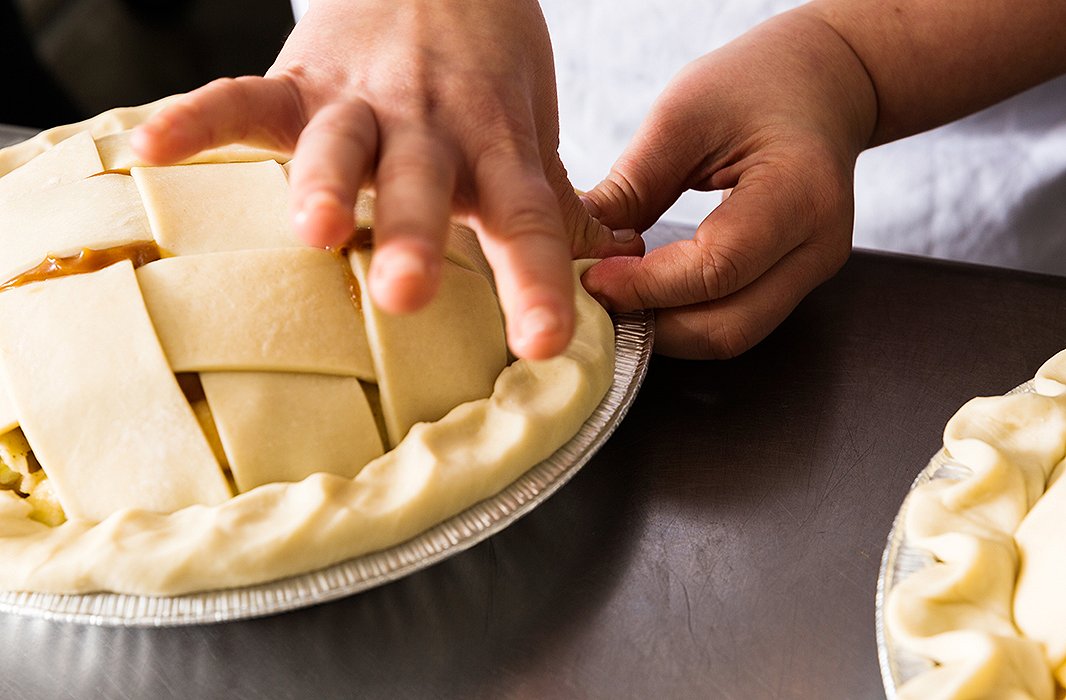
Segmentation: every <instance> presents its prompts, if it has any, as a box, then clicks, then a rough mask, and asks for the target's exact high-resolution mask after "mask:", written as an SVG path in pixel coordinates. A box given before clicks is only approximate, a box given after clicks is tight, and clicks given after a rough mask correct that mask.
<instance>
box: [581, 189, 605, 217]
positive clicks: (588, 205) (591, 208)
mask: <svg viewBox="0 0 1066 700" xmlns="http://www.w3.org/2000/svg"><path fill="white" fill-rule="evenodd" d="M577 198H578V199H580V200H581V203H582V204H584V205H585V211H587V212H588V213H589V215H590V216H593V217H595V218H597V219H598V218H600V208H599V207H598V206H596V202H593V201H592V199H591V198H589V197H588V195H584V194H581V195H578V197H577Z"/></svg>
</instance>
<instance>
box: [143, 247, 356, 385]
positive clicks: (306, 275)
mask: <svg viewBox="0 0 1066 700" xmlns="http://www.w3.org/2000/svg"><path fill="white" fill-rule="evenodd" d="M346 267H347V266H346V264H345V261H344V259H343V258H340V257H339V256H337V255H336V254H334V253H330V252H327V251H324V250H318V249H315V248H280V249H273V250H249V251H240V252H226V253H208V254H200V255H187V256H180V257H176V258H164V259H162V260H157V261H156V262H152V263H148V264H147V265H145V266H143V267H141V268H139V269H138V270H137V279H138V281H139V282H140V285H141V291H142V292H143V294H144V300H145V303H146V304H147V305H148V312H149V314H150V315H151V317H152V322H153V323H154V324H155V328H156V332H158V333H159V338H160V340H161V341H162V343H163V349H164V350H165V351H166V354H167V359H168V360H169V361H170V365H171V367H173V369H174V371H175V372H200V371H225V370H261V371H273V372H316V373H323V374H340V375H346V376H353V377H359V378H361V379H367V380H370V381H373V380H374V365H373V362H372V361H371V359H370V348H369V347H368V346H367V339H366V331H365V330H364V327H363V316H362V313H360V311H359V309H358V308H357V307H356V301H355V300H354V299H353V298H352V290H351V286H350V281H349V278H350V276H351V271H350V270H347V272H346Z"/></svg>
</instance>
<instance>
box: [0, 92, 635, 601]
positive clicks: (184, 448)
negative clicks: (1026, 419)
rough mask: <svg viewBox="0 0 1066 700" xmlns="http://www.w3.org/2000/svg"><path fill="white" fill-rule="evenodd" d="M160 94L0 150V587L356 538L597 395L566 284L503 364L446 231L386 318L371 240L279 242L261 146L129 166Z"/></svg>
mask: <svg viewBox="0 0 1066 700" xmlns="http://www.w3.org/2000/svg"><path fill="white" fill-rule="evenodd" d="M164 104H166V103H165V102H162V103H156V104H153V105H149V106H146V107H144V108H141V109H139V110H138V109H133V110H115V111H112V112H109V113H106V114H104V115H101V116H100V117H99V118H97V119H94V120H90V121H88V122H84V123H82V124H78V125H73V126H70V127H60V128H57V129H55V130H50V131H48V132H44V133H43V134H40V135H39V136H37V137H35V138H34V139H32V140H31V141H29V142H26V143H23V144H19V145H17V146H14V147H11V148H9V149H5V150H3V151H0V175H5V174H6V176H5V177H0V224H4V223H6V224H13V226H12V227H10V228H4V229H0V261H2V262H0V561H3V562H4V566H3V567H0V590H24V591H40V592H50V593H81V592H91V591H118V592H124V593H132V594H142V595H178V594H183V593H189V592H193V591H200V590H205V589H218V588H227V587H235V586H244V585H250V584H254V583H262V582H265V581H269V580H273V579H277V578H281V577H285V576H290V575H294V574H300V573H304V572H307V571H311V570H314V569H318V568H322V567H325V566H328V565H330V564H334V563H337V562H339V561H342V560H344V559H348V558H351V557H355V556H359V555H362V554H366V553H369V552H372V551H375V550H380V549H382V548H386V547H389V546H392V545H396V544H399V543H401V542H403V541H404V540H406V539H408V538H411V537H413V536H415V535H417V534H419V533H421V532H423V531H424V530H426V529H427V528H429V527H431V526H433V525H434V524H436V523H439V522H441V521H442V520H444V519H446V518H448V517H450V516H452V515H455V514H456V513H459V512H460V511H462V510H463V509H465V508H468V507H469V506H471V505H473V504H474V503H476V502H478V501H481V500H484V499H486V498H489V497H491V496H492V495H493V494H495V493H497V492H499V491H500V490H501V489H503V488H504V487H506V486H507V485H508V484H510V483H512V482H513V481H514V480H515V479H517V478H518V477H519V476H520V475H521V474H522V473H523V472H525V471H526V470H527V469H529V468H530V467H531V466H533V465H535V464H536V463H537V462H539V461H541V460H543V459H545V458H546V457H548V456H550V455H551V454H552V453H553V452H554V451H555V450H556V449H558V448H559V447H560V446H561V445H563V444H564V443H565V442H566V441H567V440H569V439H570V437H571V436H573V434H574V433H575V432H576V431H577V430H578V429H579V428H580V427H581V425H582V423H583V422H584V421H585V420H586V418H587V417H588V416H589V414H590V413H591V412H592V411H593V409H594V408H595V407H596V406H597V405H598V404H599V402H600V400H601V399H602V398H603V396H604V394H605V393H606V392H607V390H608V388H609V387H610V385H611V381H612V379H613V373H614V365H613V361H614V335H613V326H612V324H611V321H610V319H609V318H608V317H607V315H606V313H604V311H603V310H602V308H600V307H599V305H598V304H596V302H594V301H593V300H592V299H591V298H590V297H589V296H588V295H587V294H586V293H585V292H584V290H582V289H581V288H580V284H578V285H577V287H578V290H577V293H576V298H575V303H576V307H577V310H578V320H577V324H576V331H575V337H574V339H573V341H572V343H571V345H570V347H569V348H568V349H567V350H566V352H565V353H563V354H562V355H560V356H559V357H556V358H553V359H551V360H546V361H536V362H534V361H526V360H518V361H515V362H513V363H511V364H510V365H508V355H507V350H506V344H505V339H504V334H503V320H502V315H501V313H500V309H499V305H498V302H497V300H496V297H495V293H494V287H493V282H492V278H491V270H489V268H488V266H487V264H486V263H485V262H484V256H482V255H481V253H480V250H479V249H478V247H477V245H476V239H475V237H474V236H473V233H472V232H470V231H469V230H467V229H464V228H461V227H458V226H456V227H454V229H453V235H452V242H451V243H450V244H449V248H448V252H447V256H448V261H446V262H445V263H444V268H443V272H442V284H441V292H440V294H439V296H438V297H437V298H436V299H435V300H434V301H433V302H432V303H431V304H430V305H429V306H428V307H426V308H425V309H423V310H422V311H420V312H418V313H415V314H412V315H409V316H403V317H393V316H387V315H385V314H383V313H381V312H380V311H379V310H378V309H377V308H376V307H375V306H374V305H373V303H372V301H371V300H370V299H369V297H368V296H367V295H365V294H364V293H363V289H364V288H365V285H364V282H365V274H366V270H367V265H368V264H369V253H366V252H365V251H361V250H359V249H358V248H357V249H356V250H355V251H353V252H351V254H343V255H342V254H338V253H333V252H327V251H321V250H312V249H308V248H304V247H303V246H302V245H301V244H300V243H299V241H297V240H296V238H295V236H294V234H293V232H292V229H291V226H290V225H289V220H288V212H287V206H288V205H287V197H288V182H287V171H288V165H289V164H288V163H287V162H283V161H284V157H283V156H280V155H279V154H274V153H271V152H267V151H260V150H258V149H251V148H246V147H225V148H222V149H215V150H213V151H211V152H207V153H204V154H199V155H197V156H194V157H193V158H190V159H189V162H188V163H187V164H183V165H176V166H166V167H145V166H143V165H141V164H140V163H139V162H138V161H137V159H136V158H135V157H134V156H133V154H132V151H131V149H130V147H129V132H128V130H129V129H131V128H132V127H134V126H135V125H136V124H137V123H139V122H140V121H141V120H143V119H144V118H145V117H146V116H148V115H149V114H152V113H154V112H155V111H156V110H158V109H160V108H161V107H162V106H163V105H164ZM233 161H240V162H233ZM127 172H128V173H129V174H126V173H127ZM355 214H356V220H357V224H358V225H359V226H360V227H364V228H367V229H368V228H370V227H372V224H373V221H372V218H371V217H372V199H371V198H370V197H362V198H361V199H360V205H359V207H358V208H357V211H356V212H355ZM26 231H32V232H33V235H32V236H28V235H26ZM363 233H364V234H365V233H366V232H365V231H364V232H363ZM83 249H87V250H83ZM79 251H82V252H81V253H80V254H78V255H77V256H75V255H74V253H79ZM67 256H69V257H67ZM42 261H44V262H43V263H42ZM586 268H587V263H586V264H576V265H575V271H574V274H575V275H576V276H577V278H579V276H580V273H581V272H582V271H583V270H584V269H586Z"/></svg>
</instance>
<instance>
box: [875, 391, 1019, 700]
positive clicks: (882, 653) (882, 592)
mask: <svg viewBox="0 0 1066 700" xmlns="http://www.w3.org/2000/svg"><path fill="white" fill-rule="evenodd" d="M1034 391H1036V389H1035V388H1034V384H1033V381H1032V380H1030V381H1028V382H1026V383H1024V384H1021V385H1019V386H1016V387H1014V388H1013V389H1011V390H1010V391H1008V392H1007V395H1010V394H1022V393H1031V392H1034ZM969 474H970V471H969V469H968V468H967V467H966V466H964V465H962V464H959V463H958V462H956V461H954V460H952V459H951V458H950V457H949V456H948V454H947V452H946V451H945V450H944V449H943V448H941V449H940V450H939V451H938V452H937V453H936V454H935V455H933V458H932V459H930V460H929V463H928V464H927V465H926V466H925V468H924V469H922V471H920V472H919V473H918V476H917V477H915V479H914V481H913V482H912V483H911V487H910V489H909V490H908V492H907V496H906V497H905V498H904V500H903V505H902V506H901V507H900V509H899V511H898V512H897V513H896V517H895V519H894V520H893V521H892V529H891V530H889V533H888V540H887V543H886V544H885V551H884V553H883V554H882V556H881V569H880V571H879V572H878V575H877V595H876V599H875V608H876V618H875V624H874V626H875V629H876V632H877V661H878V665H879V666H880V667H881V681H882V683H883V684H884V686H885V696H886V699H887V700H897V699H898V698H899V688H901V687H902V686H903V684H904V683H906V682H907V681H909V680H911V679H912V678H914V677H916V676H918V675H920V674H922V673H925V672H926V671H930V670H932V669H933V662H932V661H931V660H929V659H927V658H925V657H924V656H921V655H920V654H916V653H914V652H912V651H908V650H907V649H904V648H902V647H901V646H900V645H898V644H896V643H895V642H894V641H893V640H892V635H891V634H890V633H889V631H888V629H887V627H886V626H885V601H886V600H887V598H888V595H889V593H890V592H891V591H892V588H893V587H894V586H895V585H896V584H897V583H899V582H900V581H902V580H903V579H905V578H907V577H908V576H910V575H911V574H913V573H916V572H918V571H921V570H922V569H924V568H925V567H927V566H930V565H931V564H933V563H934V561H935V560H934V558H933V555H932V554H930V553H929V552H928V551H926V550H924V549H922V548H921V547H918V546H917V545H914V544H911V543H909V542H908V541H907V537H906V533H905V532H904V522H905V519H906V517H907V506H908V504H909V503H910V496H911V494H912V493H914V490H915V489H917V488H918V487H919V486H921V485H923V484H926V483H928V482H930V481H933V480H939V479H951V480H959V479H964V478H966V476H968V475H969Z"/></svg>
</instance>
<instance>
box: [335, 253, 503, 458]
mask: <svg viewBox="0 0 1066 700" xmlns="http://www.w3.org/2000/svg"><path fill="white" fill-rule="evenodd" d="M350 257H351V261H352V269H354V270H355V273H356V276H357V278H358V280H359V289H360V293H361V296H362V303H363V309H364V313H365V314H366V320H367V331H368V335H369V337H370V349H371V353H372V354H373V356H374V365H375V367H376V369H377V375H378V386H379V387H380V389H381V407H382V410H383V412H384V414H385V425H386V427H387V429H388V438H389V445H390V446H393V445H396V444H398V443H399V442H400V440H402V439H403V436H404V435H406V434H407V431H408V430H409V429H410V428H411V426H412V425H414V424H415V423H418V422H420V421H435V420H437V419H438V418H441V417H442V416H443V415H444V414H445V413H447V412H448V411H449V410H451V408H452V407H453V406H456V405H458V404H460V403H463V402H464V401H470V400H472V399H476V398H479V397H482V396H488V395H489V394H490V393H492V385H493V383H494V382H495V381H496V377H497V376H499V374H500V371H501V370H502V369H503V368H504V366H505V365H506V364H507V350H506V345H505V343H504V338H503V319H502V317H501V315H500V311H499V307H498V306H497V302H496V297H495V295H493V293H492V288H491V287H490V286H489V284H488V282H486V281H485V279H484V278H483V277H481V276H480V275H477V274H475V273H473V272H469V271H467V270H464V269H463V268H461V267H459V266H458V265H455V264H454V263H451V262H449V261H447V260H445V261H444V265H443V267H442V269H441V283H440V291H439V292H438V293H437V296H436V297H434V299H433V301H432V302H430V303H429V305H427V306H426V307H425V308H423V309H422V310H421V311H419V312H417V313H413V314H407V315H403V316H393V315H391V314H386V313H384V312H382V311H380V310H379V309H378V308H377V306H376V305H375V304H374V303H373V301H372V300H371V298H370V295H369V294H368V293H367V291H366V290H367V282H366V279H367V272H368V270H369V266H370V254H369V253H367V252H366V251H353V252H352V254H351V256H350ZM431 339H432V340H431Z"/></svg>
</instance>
